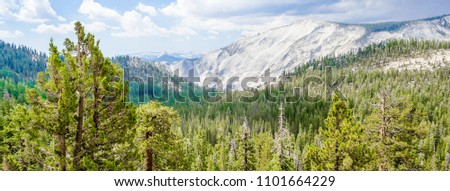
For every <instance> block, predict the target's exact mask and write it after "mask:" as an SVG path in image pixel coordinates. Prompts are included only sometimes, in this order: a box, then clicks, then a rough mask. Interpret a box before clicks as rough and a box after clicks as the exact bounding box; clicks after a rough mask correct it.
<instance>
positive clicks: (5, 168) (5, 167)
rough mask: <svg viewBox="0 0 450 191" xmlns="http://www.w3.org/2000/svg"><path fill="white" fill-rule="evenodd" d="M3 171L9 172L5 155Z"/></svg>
mask: <svg viewBox="0 0 450 191" xmlns="http://www.w3.org/2000/svg"><path fill="white" fill-rule="evenodd" d="M3 171H9V164H8V161H7V159H6V156H5V155H3Z"/></svg>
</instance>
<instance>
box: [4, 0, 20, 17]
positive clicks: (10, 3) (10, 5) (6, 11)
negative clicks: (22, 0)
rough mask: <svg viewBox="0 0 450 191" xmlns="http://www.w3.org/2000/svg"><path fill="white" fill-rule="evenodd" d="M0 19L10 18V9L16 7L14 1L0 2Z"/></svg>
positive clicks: (5, 0)
mask: <svg viewBox="0 0 450 191" xmlns="http://www.w3.org/2000/svg"><path fill="white" fill-rule="evenodd" d="M0 5H1V6H0V19H6V18H7V17H11V15H12V13H11V11H10V10H11V9H13V8H15V7H17V5H16V1H15V0H0Z"/></svg>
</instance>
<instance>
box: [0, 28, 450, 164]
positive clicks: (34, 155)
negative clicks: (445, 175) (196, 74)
mask: <svg viewBox="0 0 450 191" xmlns="http://www.w3.org/2000/svg"><path fill="white" fill-rule="evenodd" d="M75 33H76V36H77V39H75V40H70V39H67V40H66V41H65V42H64V47H63V48H62V49H60V48H58V47H56V46H55V44H54V43H53V42H52V41H51V42H50V45H49V55H48V56H47V55H44V54H41V53H37V52H36V51H33V50H31V49H28V48H25V47H18V46H15V45H11V44H6V43H4V42H2V41H0V51H2V54H1V55H0V64H1V67H2V68H1V69H2V70H1V73H0V75H1V77H0V78H1V79H0V91H1V93H2V94H1V95H2V100H1V102H0V112H1V113H2V115H1V118H0V156H1V157H0V164H2V169H3V170H5V171H6V170H17V171H26V170H27V171H34V170H46V171H47V170H101V171H104V170H158V171H162V170H196V171H206V170H208V171H219V170H220V171H252V170H260V171H262V170H285V171H290V170H319V171H320V170H336V171H344V170H358V171H360V170H361V171H363V170H364V171H365V170H369V171H373V170H380V171H384V170H389V171H396V170H413V171H416V170H439V171H448V170H450V96H449V95H450V79H449V78H450V73H449V69H450V64H449V63H448V61H447V60H445V59H443V60H442V61H439V62H438V63H437V64H436V63H434V64H433V66H432V68H431V69H421V68H416V69H405V68H387V66H388V65H389V64H390V63H391V62H393V61H401V60H405V59H408V58H419V57H420V58H430V57H431V56H432V55H433V54H435V53H437V52H441V51H448V50H450V42H439V41H422V40H416V39H408V40H389V41H387V42H383V43H379V44H372V45H370V46H368V47H366V48H362V49H359V50H354V51H353V52H351V53H348V54H345V55H337V56H329V57H324V58H320V59H316V60H313V61H310V62H308V63H299V67H298V68H297V69H296V70H295V71H291V72H285V74H284V75H283V76H284V77H285V78H286V79H289V80H286V81H279V82H277V83H273V84H272V85H271V86H267V87H265V88H260V89H251V90H248V91H246V92H243V91H233V92H231V93H221V92H220V91H218V90H217V92H215V93H216V96H221V97H223V98H227V97H229V96H230V97H232V98H233V99H231V101H230V100H228V99H221V100H220V101H218V102H215V103H211V102H209V101H207V100H205V99H200V100H199V101H193V100H190V101H189V99H187V101H186V102H183V103H179V102H176V101H175V100H174V99H169V100H164V101H163V100H159V101H158V99H157V98H155V97H153V96H152V95H150V96H148V95H147V97H145V99H144V101H145V102H146V103H142V102H141V99H140V98H139V97H141V96H142V95H140V93H141V92H140V91H139V88H141V87H143V86H144V87H145V86H146V85H148V84H145V82H144V83H141V82H138V83H129V81H130V79H126V78H122V77H123V76H124V74H125V73H127V72H130V73H131V74H133V75H138V76H145V75H152V76H153V77H155V79H156V80H160V79H161V78H162V77H163V76H164V75H168V74H169V73H170V72H167V71H166V70H163V69H161V68H160V67H159V66H157V65H152V64H151V63H144V65H143V63H140V62H139V61H138V60H136V59H134V58H130V57H126V56H122V57H115V58H112V59H109V58H107V57H105V56H104V55H103V54H102V52H101V49H100V44H99V41H96V39H95V37H94V35H92V34H89V33H85V32H84V27H83V26H82V25H81V24H80V23H76V24H75ZM129 67H131V68H133V67H134V68H133V69H134V70H132V71H127V70H128V69H124V68H129ZM118 76H119V77H118ZM125 76H126V75H125ZM311 77H314V78H311ZM327 78H331V79H329V80H330V81H328V80H323V81H320V79H327ZM174 79H175V81H176V82H182V80H181V79H177V78H174ZM311 80H315V81H312V82H314V83H308V82H311ZM329 82H330V83H331V84H330V83H329ZM334 82H338V84H337V86H334V85H336V84H333V83H334ZM305 84H306V86H305ZM190 87H191V86H182V88H181V91H194V93H199V92H197V89H198V88H199V87H194V88H193V89H190ZM296 87H301V88H300V89H298V88H296ZM329 87H336V88H331V89H330V88H329ZM153 90H154V91H156V92H159V93H163V92H161V91H163V88H162V87H160V86H158V87H156V88H153ZM172 90H175V91H178V89H176V88H174V89H172ZM181 94H182V95H184V96H186V95H187V94H189V93H187V92H182V93H181ZM170 95H172V94H170ZM253 98H259V99H253ZM249 99H253V100H250V101H249ZM147 101H148V102H147Z"/></svg>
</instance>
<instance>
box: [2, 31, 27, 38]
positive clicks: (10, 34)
mask: <svg viewBox="0 0 450 191" xmlns="http://www.w3.org/2000/svg"><path fill="white" fill-rule="evenodd" d="M21 36H23V32H21V31H19V30H16V31H13V32H10V31H5V30H0V38H3V39H8V38H17V37H21Z"/></svg>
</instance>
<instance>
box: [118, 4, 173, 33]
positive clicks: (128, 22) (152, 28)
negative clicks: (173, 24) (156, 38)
mask: <svg viewBox="0 0 450 191" xmlns="http://www.w3.org/2000/svg"><path fill="white" fill-rule="evenodd" d="M120 26H121V27H122V30H123V31H121V32H116V33H113V34H112V35H113V36H118V37H142V36H153V35H164V34H167V33H168V31H167V29H164V28H160V27H158V26H156V25H155V23H153V21H152V20H151V19H150V17H148V16H142V15H141V14H140V13H138V12H137V11H135V10H133V11H128V12H125V14H124V15H123V16H122V18H121V19H120Z"/></svg>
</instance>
